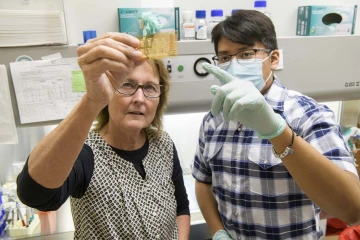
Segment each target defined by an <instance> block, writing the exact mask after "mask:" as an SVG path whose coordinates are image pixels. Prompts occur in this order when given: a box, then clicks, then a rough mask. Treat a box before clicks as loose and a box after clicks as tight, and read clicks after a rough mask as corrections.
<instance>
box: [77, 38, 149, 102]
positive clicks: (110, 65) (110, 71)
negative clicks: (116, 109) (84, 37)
mask: <svg viewBox="0 0 360 240" xmlns="http://www.w3.org/2000/svg"><path fill="white" fill-rule="evenodd" d="M139 45H140V41H139V40H138V39H137V38H135V37H133V36H131V35H128V34H124V33H107V34H104V35H102V36H100V37H97V38H94V39H91V40H89V41H87V43H86V44H85V45H83V46H80V47H79V48H78V50H77V53H78V56H79V59H78V64H79V66H80V68H81V70H82V72H83V75H84V78H85V83H86V91H87V93H86V95H87V97H88V98H89V99H90V100H92V101H94V102H95V103H100V104H103V105H104V106H106V105H107V104H108V103H109V102H110V100H111V99H112V98H113V96H114V93H115V91H116V89H118V88H119V86H120V84H121V82H123V81H124V80H125V79H126V78H127V76H128V75H129V73H130V72H131V71H132V70H133V68H134V66H136V65H138V64H140V63H141V62H142V61H143V60H144V57H143V56H142V53H141V51H140V50H138V49H137V48H138V47H139Z"/></svg>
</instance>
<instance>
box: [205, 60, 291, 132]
mask: <svg viewBox="0 0 360 240" xmlns="http://www.w3.org/2000/svg"><path fill="white" fill-rule="evenodd" d="M202 67H203V69H204V70H205V71H207V72H208V73H211V74H212V75H214V76H215V77H216V78H217V79H218V80H220V82H221V85H222V86H221V87H219V86H216V85H213V86H211V88H210V90H211V92H212V93H213V94H214V95H215V97H214V100H213V102H212V106H211V113H212V114H213V115H214V116H217V115H218V114H219V112H220V110H221V107H222V112H223V115H224V119H225V120H226V121H229V120H237V121H239V122H241V123H242V124H244V125H245V126H246V127H248V128H252V129H254V130H255V132H256V134H257V135H258V136H259V137H260V138H263V139H271V138H274V137H277V136H279V135H280V134H281V133H282V132H283V131H284V129H285V127H286V122H285V120H284V119H283V118H282V117H281V116H280V115H279V114H276V113H275V112H274V110H273V109H272V108H271V106H270V105H269V104H268V103H267V102H266V100H265V98H264V96H263V95H262V94H261V93H260V92H259V90H257V89H256V87H255V86H254V85H253V84H252V83H251V82H248V81H241V80H239V79H237V78H235V77H234V76H232V75H230V74H229V73H227V72H225V71H224V70H222V69H220V68H218V67H216V66H214V65H212V64H209V63H203V64H202Z"/></svg>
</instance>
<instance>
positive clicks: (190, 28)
mask: <svg viewBox="0 0 360 240" xmlns="http://www.w3.org/2000/svg"><path fill="white" fill-rule="evenodd" d="M193 14H194V13H193V12H192V11H183V13H182V19H183V22H182V23H181V40H195V23H193Z"/></svg>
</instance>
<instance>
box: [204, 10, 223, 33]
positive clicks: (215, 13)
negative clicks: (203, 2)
mask: <svg viewBox="0 0 360 240" xmlns="http://www.w3.org/2000/svg"><path fill="white" fill-rule="evenodd" d="M223 14H224V13H223V10H222V9H213V10H211V18H210V20H209V22H208V24H207V35H208V37H209V38H211V31H212V30H213V28H214V27H215V26H216V24H218V23H219V22H221V21H222V20H224V15H223Z"/></svg>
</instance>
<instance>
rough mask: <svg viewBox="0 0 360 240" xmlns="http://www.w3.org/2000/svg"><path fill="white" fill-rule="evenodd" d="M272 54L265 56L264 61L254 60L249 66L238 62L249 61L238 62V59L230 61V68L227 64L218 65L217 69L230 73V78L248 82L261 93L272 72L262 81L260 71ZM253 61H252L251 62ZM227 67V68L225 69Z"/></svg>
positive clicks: (261, 72) (262, 77)
mask: <svg viewBox="0 0 360 240" xmlns="http://www.w3.org/2000/svg"><path fill="white" fill-rule="evenodd" d="M271 54H272V52H271V53H270V54H269V56H267V57H266V58H265V59H264V60H263V59H255V62H253V63H250V64H243V65H242V64H240V63H239V62H248V61H249V60H240V59H233V60H231V63H230V66H229V63H223V64H219V65H218V67H219V68H221V69H223V70H225V71H226V72H228V73H230V74H231V75H232V76H234V77H236V78H238V79H239V80H242V81H249V82H252V83H253V84H254V86H255V87H256V88H257V89H258V90H259V91H261V90H262V89H263V88H264V86H265V85H266V83H267V81H268V80H269V79H270V77H271V74H272V71H271V72H270V74H269V76H268V77H267V78H266V80H265V81H264V76H263V71H262V66H263V65H262V64H263V62H264V61H266V60H267V59H268V58H269V57H270V56H271ZM251 61H253V60H251ZM227 66H229V67H227Z"/></svg>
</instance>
